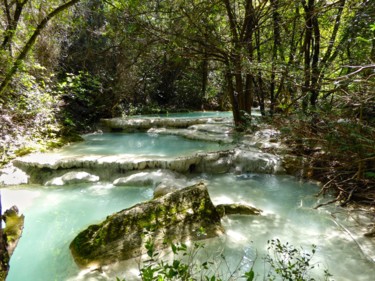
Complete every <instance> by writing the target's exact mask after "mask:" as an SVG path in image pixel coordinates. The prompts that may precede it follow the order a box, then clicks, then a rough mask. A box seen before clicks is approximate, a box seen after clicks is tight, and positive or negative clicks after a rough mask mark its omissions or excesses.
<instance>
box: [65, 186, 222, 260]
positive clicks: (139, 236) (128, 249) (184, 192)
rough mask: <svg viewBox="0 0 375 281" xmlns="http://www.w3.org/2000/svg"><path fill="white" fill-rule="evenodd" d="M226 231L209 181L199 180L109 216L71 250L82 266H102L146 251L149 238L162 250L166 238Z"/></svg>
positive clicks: (203, 236)
mask: <svg viewBox="0 0 375 281" xmlns="http://www.w3.org/2000/svg"><path fill="white" fill-rule="evenodd" d="M202 230H204V231H202ZM147 231H148V232H147ZM223 233H224V229H223V227H222V225H221V223H220V216H219V214H218V212H217V211H216V208H215V206H214V205H213V204H212V202H211V199H210V197H209V194H208V191H207V188H206V185H205V184H204V183H198V184H196V185H193V186H190V187H186V188H183V189H181V190H178V191H176V192H173V193H169V194H167V195H165V196H162V197H159V198H157V199H153V200H150V201H147V202H144V203H140V204H137V205H135V206H133V207H131V208H128V209H125V210H122V211H120V212H118V213H115V214H113V215H111V216H108V217H107V219H106V220H105V221H104V222H102V223H100V224H97V225H91V226H89V227H88V228H87V229H86V230H84V231H82V232H81V233H79V234H78V236H77V237H76V238H75V239H74V240H73V241H72V243H71V244H70V250H71V252H72V255H73V258H74V260H75V262H76V263H77V264H78V265H79V266H81V267H87V266H101V265H106V264H112V263H115V262H117V261H121V260H127V259H131V258H134V257H137V256H140V255H142V254H145V253H146V249H145V247H144V245H145V242H146V241H147V240H149V239H151V240H152V241H153V242H154V244H155V246H154V248H155V250H160V249H162V248H164V247H166V246H167V245H166V244H165V243H163V242H165V241H170V242H172V241H179V242H183V241H187V240H201V239H206V238H212V237H215V236H218V235H221V234H223Z"/></svg>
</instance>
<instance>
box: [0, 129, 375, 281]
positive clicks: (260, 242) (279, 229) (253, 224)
mask: <svg viewBox="0 0 375 281" xmlns="http://www.w3.org/2000/svg"><path fill="white" fill-rule="evenodd" d="M160 137H162V138H160ZM123 138H124V135H122V134H103V135H92V136H89V137H87V138H86V142H83V143H80V144H76V145H72V146H70V147H67V148H65V150H63V151H61V152H60V153H66V154H72V155H73V154H93V153H94V154H95V153H98V154H107V155H111V154H115V153H117V152H118V151H119V150H121V151H122V152H121V153H125V152H126V151H131V153H132V154H147V155H153V156H155V155H156V156H158V157H167V156H168V157H175V156H177V155H181V154H185V153H188V154H189V153H193V152H195V151H212V150H218V149H220V147H219V146H217V145H216V144H214V143H204V142H200V141H190V140H186V139H184V138H182V137H178V136H159V137H155V136H153V135H147V134H128V135H127V136H126V140H127V141H124V139H123ZM188 180H189V181H191V182H194V181H198V180H204V181H205V182H207V184H208V189H209V193H210V195H211V198H212V200H213V202H214V204H219V203H230V202H246V203H249V204H251V205H253V206H255V207H257V208H260V209H262V210H263V214H262V215H261V216H229V217H226V218H224V219H223V224H224V226H225V228H226V233H227V234H226V237H225V238H223V239H221V240H220V241H221V242H220V243H222V250H223V251H224V254H225V255H226V256H227V259H228V260H230V262H229V264H231V263H233V264H238V261H239V260H240V259H241V257H244V259H243V261H242V262H244V261H249V260H253V259H254V258H255V257H257V264H258V265H257V266H256V267H255V269H256V272H257V274H259V276H263V273H264V272H263V271H264V268H263V262H262V256H264V255H265V254H266V253H267V251H266V249H267V240H270V239H275V238H278V239H280V240H281V241H282V242H284V243H285V242H288V243H290V244H291V245H294V246H295V247H296V248H300V247H303V248H304V249H306V250H310V249H311V245H312V244H315V245H317V254H316V257H315V258H314V261H315V262H317V263H319V265H320V269H322V270H323V269H325V268H327V269H328V270H329V272H330V273H331V274H333V279H334V280H339V281H341V280H342V281H345V280H348V281H349V280H350V281H353V280H356V281H362V280H363V281H370V280H374V279H373V278H374V276H375V266H374V263H373V262H371V261H369V260H368V259H367V258H366V257H365V256H364V255H363V253H362V251H361V250H360V247H359V245H358V244H357V242H356V241H354V240H353V237H352V236H351V235H350V233H348V232H347V231H345V230H344V229H343V227H342V225H341V224H337V221H335V220H334V219H333V217H332V211H333V210H328V209H324V208H321V209H319V210H314V209H313V208H312V207H313V206H315V205H316V204H317V198H316V197H315V196H314V195H315V194H316V193H317V192H318V187H317V186H316V185H314V184H311V183H302V182H299V181H297V180H296V179H295V178H293V177H291V176H280V175H279V176H276V175H266V174H251V173H248V174H240V175H237V174H223V175H211V174H193V175H189V176H188ZM153 189H154V186H152V185H151V184H150V185H147V186H141V187H140V186H123V187H119V186H114V185H113V184H112V183H108V182H98V183H94V184H74V185H69V186H63V187H52V186H39V185H30V186H16V187H7V188H3V189H2V190H1V194H2V200H3V202H2V203H3V209H4V210H5V209H7V208H9V207H11V206H12V205H17V206H18V208H19V210H20V213H23V214H24V215H25V227H24V232H23V236H22V238H21V240H20V242H19V244H18V247H17V248H16V251H15V252H14V254H13V257H12V259H11V262H10V267H11V269H10V273H9V276H8V278H7V280H8V281H24V280H33V281H39V280H40V281H51V280H58V281H61V280H70V281H73V280H86V281H87V280H116V278H115V276H118V277H123V276H124V274H128V273H129V268H126V270H125V268H120V269H118V271H115V272H111V273H106V274H104V273H101V272H94V273H87V272H84V271H81V270H80V269H79V268H78V267H77V266H76V265H75V263H74V262H73V259H72V257H71V255H70V252H69V244H70V242H71V241H72V239H73V238H74V237H75V236H76V235H77V234H78V233H79V232H80V231H81V230H83V229H84V228H86V227H87V226H88V225H90V224H94V223H98V222H100V221H102V220H103V219H105V217H106V216H107V215H109V214H112V213H114V212H116V211H120V210H122V209H124V208H127V207H130V206H132V205H134V204H136V203H138V202H141V201H145V200H149V199H151V198H152V196H153ZM330 208H331V209H332V208H333V207H330ZM334 212H336V213H340V212H344V211H340V210H334ZM342 224H345V221H342ZM215 249H216V248H215ZM205 250H206V251H214V250H213V249H211V248H210V246H207V248H206V249H205ZM125 272H128V273H125ZM133 274H135V276H136V273H133ZM258 280H263V278H262V277H259V278H258Z"/></svg>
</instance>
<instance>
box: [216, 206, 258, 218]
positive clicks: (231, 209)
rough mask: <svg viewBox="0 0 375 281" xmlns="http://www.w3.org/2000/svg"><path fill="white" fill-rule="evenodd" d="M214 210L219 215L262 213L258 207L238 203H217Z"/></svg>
mask: <svg viewBox="0 0 375 281" xmlns="http://www.w3.org/2000/svg"><path fill="white" fill-rule="evenodd" d="M216 210H217V211H218V213H219V214H220V217H224V216H227V215H260V214H261V213H262V210H260V209H257V208H255V207H253V206H250V205H247V204H240V203H232V204H219V205H217V206H216Z"/></svg>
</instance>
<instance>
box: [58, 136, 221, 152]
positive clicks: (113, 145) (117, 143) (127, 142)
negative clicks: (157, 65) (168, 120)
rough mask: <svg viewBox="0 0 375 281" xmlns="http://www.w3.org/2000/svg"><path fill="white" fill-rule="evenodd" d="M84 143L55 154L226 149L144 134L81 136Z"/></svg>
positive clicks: (182, 139) (178, 137)
mask: <svg viewBox="0 0 375 281" xmlns="http://www.w3.org/2000/svg"><path fill="white" fill-rule="evenodd" d="M84 140H85V141H84V142H80V143H74V144H72V145H70V146H67V147H65V148H63V149H62V150H60V151H59V153H62V154H68V155H88V154H91V155H118V154H129V155H137V156H149V157H151V156H157V157H177V156H183V155H192V154H195V153H197V152H206V151H217V150H221V149H224V148H226V147H228V146H224V145H222V144H218V143H215V142H205V141H199V140H187V139H185V138H183V137H180V136H173V135H158V134H147V133H131V134H124V133H105V134H90V135H86V136H84Z"/></svg>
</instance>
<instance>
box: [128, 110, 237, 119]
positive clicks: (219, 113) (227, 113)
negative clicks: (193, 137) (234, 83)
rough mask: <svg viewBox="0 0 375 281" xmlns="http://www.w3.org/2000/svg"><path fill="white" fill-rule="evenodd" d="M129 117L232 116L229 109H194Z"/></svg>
mask: <svg viewBox="0 0 375 281" xmlns="http://www.w3.org/2000/svg"><path fill="white" fill-rule="evenodd" d="M129 117H131V118H133V117H134V118H138V117H142V118H144V117H169V118H217V117H233V113H232V112H231V111H194V112H181V113H163V114H149V115H134V116H129Z"/></svg>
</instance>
